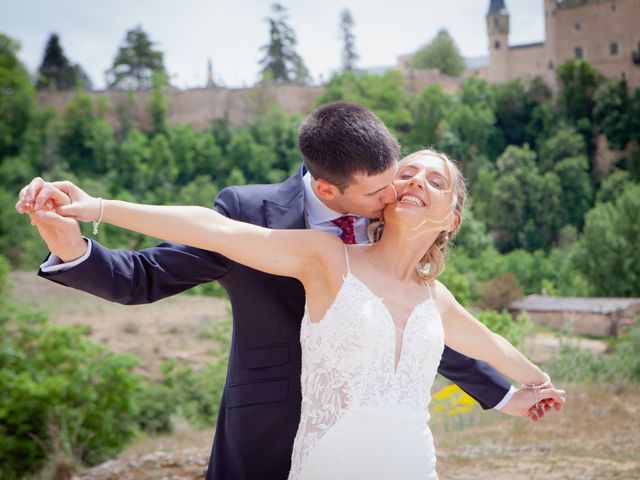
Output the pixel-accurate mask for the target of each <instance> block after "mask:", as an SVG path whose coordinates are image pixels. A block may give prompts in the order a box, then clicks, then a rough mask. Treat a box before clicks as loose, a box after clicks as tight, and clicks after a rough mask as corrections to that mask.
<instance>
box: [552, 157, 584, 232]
mask: <svg viewBox="0 0 640 480" xmlns="http://www.w3.org/2000/svg"><path fill="white" fill-rule="evenodd" d="M553 171H554V172H555V173H556V174H557V175H558V178H559V179H560V184H561V186H562V205H563V208H564V211H565V212H566V219H567V221H568V222H569V223H570V224H571V225H573V226H575V227H576V228H578V229H582V225H583V223H584V216H585V214H586V213H587V212H588V211H589V209H590V208H591V205H592V202H593V188H592V186H591V179H590V178H589V159H588V158H587V157H586V156H584V155H582V156H579V157H571V158H565V159H564V160H561V161H560V162H558V163H557V164H556V165H555V166H554V168H553Z"/></svg>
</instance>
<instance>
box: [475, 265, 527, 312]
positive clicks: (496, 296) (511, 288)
mask: <svg viewBox="0 0 640 480" xmlns="http://www.w3.org/2000/svg"><path fill="white" fill-rule="evenodd" d="M478 293H479V294H480V301H479V302H478V306H479V307H480V308H487V309H492V310H503V309H505V308H507V307H508V306H509V305H511V303H512V302H514V301H515V300H519V299H521V298H522V297H523V296H524V290H523V289H522V287H521V286H520V285H519V284H518V279H517V278H516V276H515V274H513V273H511V272H508V273H505V274H503V275H500V276H499V277H496V278H493V279H491V280H489V281H488V282H485V283H483V284H481V285H480V286H479V287H478Z"/></svg>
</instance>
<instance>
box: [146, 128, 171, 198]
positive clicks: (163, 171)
mask: <svg viewBox="0 0 640 480" xmlns="http://www.w3.org/2000/svg"><path fill="white" fill-rule="evenodd" d="M149 148H150V155H149V158H148V159H147V162H148V164H147V174H148V177H149V179H148V180H147V185H148V186H149V187H150V188H151V189H153V190H157V192H156V197H155V201H156V202H157V203H167V202H168V201H170V200H171V198H172V196H173V189H174V188H173V186H174V181H175V178H176V176H177V175H178V169H177V167H176V163H175V161H174V159H173V152H172V151H171V147H170V145H169V140H168V139H167V137H166V135H164V134H163V133H157V134H156V135H154V136H153V138H152V139H151V143H150V145H149ZM158 195H160V197H158Z"/></svg>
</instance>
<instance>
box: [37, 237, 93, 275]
mask: <svg viewBox="0 0 640 480" xmlns="http://www.w3.org/2000/svg"><path fill="white" fill-rule="evenodd" d="M82 238H84V239H85V241H86V242H87V245H88V248H87V252H86V253H85V254H84V255H83V256H81V257H80V258H76V259H75V260H73V261H72V262H67V263H64V262H63V261H62V260H60V257H58V256H57V255H54V254H53V253H52V254H50V255H49V258H47V259H46V260H45V261H44V263H43V264H42V265H40V271H41V272H42V273H56V272H63V271H65V270H69V269H70V268H73V267H75V266H76V265H80V264H81V263H82V262H84V261H85V260H86V259H87V258H89V255H91V246H92V245H93V244H92V242H91V240H89V239H88V238H87V237H84V236H83V237H82Z"/></svg>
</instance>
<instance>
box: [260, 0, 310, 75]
mask: <svg viewBox="0 0 640 480" xmlns="http://www.w3.org/2000/svg"><path fill="white" fill-rule="evenodd" d="M271 10H272V13H273V16H272V17H270V18H267V23H268V24H269V43H268V44H267V45H264V46H263V47H262V48H261V50H263V51H266V53H265V56H264V58H263V59H262V60H260V65H261V66H262V70H261V71H260V73H261V74H262V80H263V81H272V82H274V83H306V82H307V81H308V80H309V71H308V70H307V67H306V66H305V64H304V61H303V60H302V57H300V55H298V53H297V52H296V51H295V46H296V43H297V41H296V35H295V33H294V31H293V29H292V28H291V27H290V26H289V25H288V24H287V10H286V8H285V7H283V6H282V5H280V4H279V3H274V4H273V5H272V6H271Z"/></svg>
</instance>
